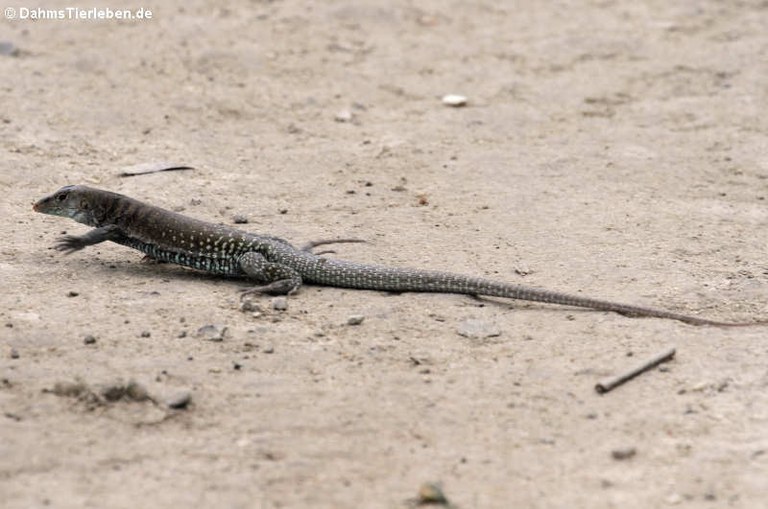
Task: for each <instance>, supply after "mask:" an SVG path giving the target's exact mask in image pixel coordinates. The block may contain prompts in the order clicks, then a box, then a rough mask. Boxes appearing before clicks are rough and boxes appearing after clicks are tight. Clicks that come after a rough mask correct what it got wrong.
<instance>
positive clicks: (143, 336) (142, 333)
mask: <svg viewBox="0 0 768 509" xmlns="http://www.w3.org/2000/svg"><path fill="white" fill-rule="evenodd" d="M151 336H152V333H151V332H149V331H148V330H145V331H142V332H141V337H142V338H148V337H151Z"/></svg>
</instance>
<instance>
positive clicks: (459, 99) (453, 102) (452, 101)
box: [443, 94, 468, 108]
mask: <svg viewBox="0 0 768 509" xmlns="http://www.w3.org/2000/svg"><path fill="white" fill-rule="evenodd" d="M467 101H468V100H467V98H466V97H465V96H463V95H458V94H448V95H444V96H443V104H445V105H446V106H451V107H453V108H460V107H462V106H466V105H467Z"/></svg>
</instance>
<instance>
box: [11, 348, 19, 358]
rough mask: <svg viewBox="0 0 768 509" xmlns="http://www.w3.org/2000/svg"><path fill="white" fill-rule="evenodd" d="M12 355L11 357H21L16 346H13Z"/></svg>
mask: <svg viewBox="0 0 768 509" xmlns="http://www.w3.org/2000/svg"><path fill="white" fill-rule="evenodd" d="M10 355H11V359H18V358H19V351H18V350H16V349H15V348H11V352H10Z"/></svg>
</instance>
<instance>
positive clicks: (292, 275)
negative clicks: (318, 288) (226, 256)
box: [237, 251, 301, 296]
mask: <svg viewBox="0 0 768 509" xmlns="http://www.w3.org/2000/svg"><path fill="white" fill-rule="evenodd" d="M237 262H238V263H239V264H240V268H241V269H242V270H243V272H245V273H246V275H247V276H248V277H250V278H252V279H254V280H256V281H257V282H259V283H264V284H263V285H261V286H254V287H253V288H248V289H246V290H243V292H242V296H245V295H249V294H252V293H271V294H274V295H288V294H291V293H293V292H295V291H296V290H298V289H299V287H300V286H301V275H300V274H299V273H298V272H297V271H296V270H295V269H292V268H291V267H289V266H287V265H282V264H280V263H274V262H269V261H267V259H266V258H264V256H262V255H261V254H259V253H257V252H255V251H250V252H248V253H245V254H244V255H242V256H241V257H240V258H239V259H238V260H237Z"/></svg>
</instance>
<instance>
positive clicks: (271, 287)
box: [240, 279, 299, 300]
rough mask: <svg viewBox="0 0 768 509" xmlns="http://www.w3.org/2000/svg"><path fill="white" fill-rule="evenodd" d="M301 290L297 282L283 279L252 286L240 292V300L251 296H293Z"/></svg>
mask: <svg viewBox="0 0 768 509" xmlns="http://www.w3.org/2000/svg"><path fill="white" fill-rule="evenodd" d="M298 289H299V286H298V285H297V284H296V281H292V280H290V279H281V280H279V281H273V282H271V283H269V284H267V285H259V286H252V287H251V288H243V289H242V290H240V299H241V300H242V299H243V298H244V297H247V296H249V295H256V294H267V295H291V294H292V293H294V292H296V290H298Z"/></svg>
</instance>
